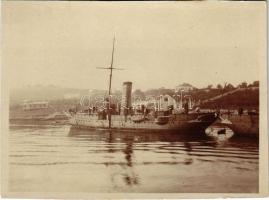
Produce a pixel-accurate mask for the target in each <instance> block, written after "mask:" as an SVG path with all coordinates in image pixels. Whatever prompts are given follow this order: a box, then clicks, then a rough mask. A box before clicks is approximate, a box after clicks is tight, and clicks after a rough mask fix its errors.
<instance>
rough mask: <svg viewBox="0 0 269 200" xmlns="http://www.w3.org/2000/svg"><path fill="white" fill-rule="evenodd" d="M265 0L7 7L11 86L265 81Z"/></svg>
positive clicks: (200, 84)
mask: <svg viewBox="0 0 269 200" xmlns="http://www.w3.org/2000/svg"><path fill="white" fill-rule="evenodd" d="M265 20H266V4H265V2H188V1H187V2H86V1H82V2H74V1H73V2H69V1H60V2H57V1H45V2H37V1H35V2H33V1H32V2H29V1H11V2H10V1H3V2H2V28H3V31H2V43H3V45H2V47H3V48H2V53H3V60H2V63H3V67H4V68H5V69H6V71H7V74H8V78H9V83H8V84H9V86H10V87H11V88H20V87H25V86H27V85H36V84H42V85H49V84H53V85H57V86H62V87H70V88H84V89H107V88H108V80H109V72H108V71H106V70H100V69H97V68H96V67H109V66H110V62H111V52H112V41H113V37H114V35H115V37H116V43H115V55H114V67H120V68H124V69H125V70H121V71H114V72H113V80H112V89H120V88H121V87H122V82H124V81H132V82H133V87H134V88H136V89H138V88H139V89H142V90H146V89H150V88H160V87H165V88H174V87H175V86H176V85H179V84H181V83H183V82H187V83H190V84H192V85H194V86H195V87H198V88H202V87H206V86H207V85H209V84H213V85H216V84H218V83H220V84H224V83H225V82H228V83H232V84H234V85H237V84H238V83H241V82H243V81H247V82H252V81H255V80H259V77H260V74H259V71H260V70H259V69H260V68H261V67H265V66H264V63H265V59H266V51H265V49H266V43H265V41H266V40H265V39H266V26H265V25H266V21H265Z"/></svg>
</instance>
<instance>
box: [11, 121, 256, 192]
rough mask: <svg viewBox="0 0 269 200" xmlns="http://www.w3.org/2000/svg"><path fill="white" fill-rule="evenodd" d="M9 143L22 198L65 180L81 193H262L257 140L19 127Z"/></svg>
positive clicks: (65, 184) (66, 185) (15, 185)
mask: <svg viewBox="0 0 269 200" xmlns="http://www.w3.org/2000/svg"><path fill="white" fill-rule="evenodd" d="M9 140H10V147H11V148H10V155H9V161H10V166H12V169H11V173H10V176H11V177H13V179H12V180H13V182H11V187H12V188H13V189H14V188H15V189H14V191H17V190H18V188H23V190H25V191H28V190H29V188H30V189H31V188H32V189H33V188H39V187H40V188H41V189H42V188H43V187H45V188H47V189H48V190H49V189H51V190H53V189H55V188H57V186H58V184H56V183H58V182H59V181H60V180H61V182H63V184H62V185H61V187H63V190H64V189H66V190H68V191H69V190H74V191H78V192H81V191H84V192H96V191H102V192H103V191H106V192H213V191H216V192H256V191H257V190H258V158H259V148H258V147H259V143H258V140H255V139H253V138H242V137H232V138H229V139H227V140H218V139H217V138H212V137H207V136H206V135H205V134H204V135H201V134H198V135H195V133H194V134H184V133H180V134H179V133H174V132H173V133H170V132H167V133H157V132H154V133H152V132H148V133H135V132H117V131H101V130H80V129H73V128H71V129H70V127H69V126H53V127H51V126H49V127H42V128H38V127H22V128H20V127H11V128H10V138H9ZM24 167H25V168H24ZM27 170H30V171H31V173H28V174H27V177H28V179H27V181H26V179H25V178H26V177H25V171H27ZM40 170H41V171H42V170H44V171H43V173H40ZM32 172H33V173H32ZM34 172H38V173H34ZM42 174H46V176H49V177H50V181H49V183H50V184H47V183H46V182H44V181H43V179H44V177H43V176H42ZM93 177H94V178H93ZM67 180H70V181H69V182H68V181H67ZM203 180H207V181H206V182H203ZM231 181H232V183H233V184H232V186H233V187H229V185H230V182H231ZM74 182H79V183H80V184H78V185H77V186H74ZM246 183H247V185H246Z"/></svg>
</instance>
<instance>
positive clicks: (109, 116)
mask: <svg viewBox="0 0 269 200" xmlns="http://www.w3.org/2000/svg"><path fill="white" fill-rule="evenodd" d="M115 40H116V39H115V35H114V38H113V48H112V56H111V63H110V67H97V68H98V69H109V71H110V74H109V85H108V127H109V129H110V128H111V108H110V105H111V85H112V72H113V70H114V69H118V70H122V69H121V68H114V67H113V63H114V49H115Z"/></svg>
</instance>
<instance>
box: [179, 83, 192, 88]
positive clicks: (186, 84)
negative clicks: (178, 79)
mask: <svg viewBox="0 0 269 200" xmlns="http://www.w3.org/2000/svg"><path fill="white" fill-rule="evenodd" d="M177 87H193V86H192V85H191V84H189V83H182V84H180V85H178V86H177Z"/></svg>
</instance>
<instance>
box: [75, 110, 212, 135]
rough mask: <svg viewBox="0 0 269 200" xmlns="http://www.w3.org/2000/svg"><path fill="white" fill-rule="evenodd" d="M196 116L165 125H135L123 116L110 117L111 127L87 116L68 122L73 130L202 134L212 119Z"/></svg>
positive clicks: (182, 116) (173, 120)
mask: <svg viewBox="0 0 269 200" xmlns="http://www.w3.org/2000/svg"><path fill="white" fill-rule="evenodd" d="M197 117H198V114H190V115H186V114H182V115H174V116H172V117H171V118H170V119H169V121H168V122H167V123H166V124H161V125H160V124H157V123H156V121H154V120H148V121H144V122H139V123H135V122H133V121H132V120H131V118H127V119H126V118H124V117H123V116H112V119H111V127H110V128H109V122H108V120H98V119H97V118H96V117H93V116H89V115H80V116H75V117H73V118H72V119H71V120H70V123H71V125H72V127H73V128H78V129H99V130H108V129H109V130H116V131H131V132H167V131H169V132H181V131H183V132H204V130H205V129H206V128H207V127H208V126H210V125H211V124H212V123H213V122H214V119H213V118H211V119H210V120H203V121H201V120H197Z"/></svg>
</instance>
